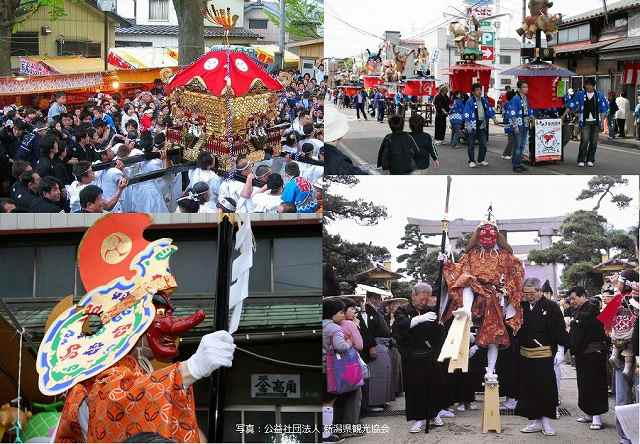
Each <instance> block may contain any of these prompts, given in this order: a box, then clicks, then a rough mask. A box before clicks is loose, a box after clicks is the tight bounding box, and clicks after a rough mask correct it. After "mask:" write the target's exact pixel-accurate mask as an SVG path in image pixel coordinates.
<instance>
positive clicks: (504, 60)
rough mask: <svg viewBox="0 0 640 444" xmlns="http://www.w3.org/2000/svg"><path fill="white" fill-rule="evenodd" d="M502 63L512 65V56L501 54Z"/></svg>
mask: <svg viewBox="0 0 640 444" xmlns="http://www.w3.org/2000/svg"><path fill="white" fill-rule="evenodd" d="M498 62H499V63H500V64H501V65H511V56H510V55H501V56H500V60H499V61H498Z"/></svg>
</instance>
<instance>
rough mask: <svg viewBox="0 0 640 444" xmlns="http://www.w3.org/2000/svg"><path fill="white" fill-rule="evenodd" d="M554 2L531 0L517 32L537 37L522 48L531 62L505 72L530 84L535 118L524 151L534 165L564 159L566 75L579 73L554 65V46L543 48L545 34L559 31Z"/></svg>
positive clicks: (524, 156)
mask: <svg viewBox="0 0 640 444" xmlns="http://www.w3.org/2000/svg"><path fill="white" fill-rule="evenodd" d="M551 5H552V3H550V2H549V1H547V0H529V4H528V7H529V15H528V16H527V17H525V19H524V21H523V23H522V26H521V27H520V28H519V29H518V30H517V32H518V34H520V35H524V36H525V37H526V38H527V39H535V47H526V48H522V49H521V51H520V52H521V56H522V57H523V58H524V59H526V60H527V63H525V64H523V65H520V66H517V67H515V68H511V69H508V70H506V71H503V72H502V75H509V76H517V77H518V80H525V81H527V83H528V85H529V91H530V94H529V96H528V101H529V107H530V108H531V110H532V111H533V119H531V122H532V123H531V126H530V128H529V151H528V152H526V151H525V152H524V153H523V159H525V160H527V161H528V162H529V164H530V165H535V164H536V163H538V162H549V161H562V160H564V146H563V145H564V144H563V140H564V139H563V137H562V116H561V113H560V110H561V108H562V107H563V106H564V100H563V98H562V97H563V96H564V94H565V91H564V90H565V82H563V81H562V78H563V77H571V76H573V75H575V73H574V72H572V71H570V70H568V69H566V68H563V67H560V66H557V65H554V64H553V59H554V53H553V48H548V47H546V48H545V47H542V34H543V33H544V34H545V36H546V39H547V41H549V39H550V38H551V37H552V35H553V33H555V32H556V31H557V30H558V28H557V24H558V22H559V21H560V18H561V17H560V15H559V14H555V15H551V14H549V8H550V7H551Z"/></svg>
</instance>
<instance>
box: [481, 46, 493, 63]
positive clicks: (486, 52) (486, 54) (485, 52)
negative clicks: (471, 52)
mask: <svg viewBox="0 0 640 444" xmlns="http://www.w3.org/2000/svg"><path fill="white" fill-rule="evenodd" d="M480 49H481V50H482V60H494V59H495V58H496V55H495V48H494V47H493V46H484V45H482V46H480Z"/></svg>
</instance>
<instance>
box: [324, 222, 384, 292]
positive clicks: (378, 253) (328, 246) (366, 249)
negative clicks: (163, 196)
mask: <svg viewBox="0 0 640 444" xmlns="http://www.w3.org/2000/svg"><path fill="white" fill-rule="evenodd" d="M322 254H323V261H324V262H325V263H326V264H328V265H329V266H332V267H333V268H334V269H335V271H336V280H337V281H338V282H345V281H346V282H354V277H353V276H354V275H355V274H358V273H360V272H362V271H365V270H367V269H369V268H372V267H373V265H374V263H376V262H384V261H387V260H389V259H390V258H391V254H390V253H389V250H387V248H386V247H379V246H377V245H373V244H371V243H368V244H367V243H364V242H358V243H353V242H349V241H347V240H344V239H342V237H340V235H334V234H328V233H325V235H324V239H323V242H322Z"/></svg>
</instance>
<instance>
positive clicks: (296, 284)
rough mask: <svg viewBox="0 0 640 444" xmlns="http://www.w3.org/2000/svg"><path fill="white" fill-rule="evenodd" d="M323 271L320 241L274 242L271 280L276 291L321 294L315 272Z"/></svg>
mask: <svg viewBox="0 0 640 444" xmlns="http://www.w3.org/2000/svg"><path fill="white" fill-rule="evenodd" d="M320 268H322V239H321V238H318V237H300V238H276V239H274V240H273V276H274V287H275V290H276V291H282V290H307V291H309V290H316V289H317V290H322V279H321V276H320V274H319V273H317V271H316V270H319V269H320Z"/></svg>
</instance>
